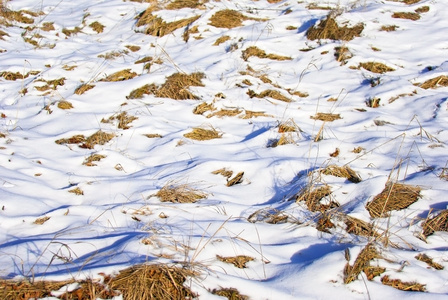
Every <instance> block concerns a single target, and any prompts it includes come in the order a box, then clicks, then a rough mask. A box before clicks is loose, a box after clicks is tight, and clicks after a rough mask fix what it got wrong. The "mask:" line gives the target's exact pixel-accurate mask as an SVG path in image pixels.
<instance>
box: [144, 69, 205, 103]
mask: <svg viewBox="0 0 448 300" xmlns="http://www.w3.org/2000/svg"><path fill="white" fill-rule="evenodd" d="M204 77H205V75H204V74H203V73H199V72H196V73H192V74H190V75H188V74H184V73H174V74H173V75H170V76H169V77H167V78H166V81H165V83H164V84H162V85H161V86H160V87H159V88H158V89H157V90H155V91H154V95H155V96H157V97H161V98H171V99H175V100H186V99H199V98H198V97H197V96H196V95H194V94H193V93H192V92H190V91H189V90H188V88H189V87H191V86H204V85H203V84H202V81H201V80H202V79H203V78H204ZM151 92H152V91H151Z"/></svg>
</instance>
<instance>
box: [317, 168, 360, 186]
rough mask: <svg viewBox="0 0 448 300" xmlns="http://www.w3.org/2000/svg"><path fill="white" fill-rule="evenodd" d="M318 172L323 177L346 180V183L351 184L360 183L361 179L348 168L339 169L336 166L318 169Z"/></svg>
mask: <svg viewBox="0 0 448 300" xmlns="http://www.w3.org/2000/svg"><path fill="white" fill-rule="evenodd" d="M319 172H320V173H322V174H324V175H332V176H336V177H342V178H347V180H348V181H350V182H353V183H359V182H361V177H360V176H359V175H358V174H357V173H356V172H355V171H353V169H352V168H350V167H349V166H342V167H339V166H337V165H329V166H327V167H325V168H323V169H320V170H319Z"/></svg>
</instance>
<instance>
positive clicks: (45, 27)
mask: <svg viewBox="0 0 448 300" xmlns="http://www.w3.org/2000/svg"><path fill="white" fill-rule="evenodd" d="M53 24H54V22H44V23H42V27H41V28H40V29H42V30H43V31H47V32H48V31H52V30H55V29H56V28H54V25H53Z"/></svg>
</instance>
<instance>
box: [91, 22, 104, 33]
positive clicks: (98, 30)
mask: <svg viewBox="0 0 448 300" xmlns="http://www.w3.org/2000/svg"><path fill="white" fill-rule="evenodd" d="M89 27H90V28H92V30H93V31H96V33H102V32H103V31H104V28H106V26H104V25H103V24H101V23H100V22H98V21H95V22H93V23H90V25H89Z"/></svg>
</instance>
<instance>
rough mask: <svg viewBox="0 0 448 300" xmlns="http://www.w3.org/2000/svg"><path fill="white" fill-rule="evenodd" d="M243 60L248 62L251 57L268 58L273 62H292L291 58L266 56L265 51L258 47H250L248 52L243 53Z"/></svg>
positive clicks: (275, 55)
mask: <svg viewBox="0 0 448 300" xmlns="http://www.w3.org/2000/svg"><path fill="white" fill-rule="evenodd" d="M242 55H243V59H244V60H245V61H247V60H248V59H249V57H252V56H255V57H259V58H268V59H272V60H291V57H288V56H282V55H277V54H266V52H265V51H264V50H261V49H260V48H258V47H256V46H251V47H248V48H247V49H246V50H244V51H243V54H242Z"/></svg>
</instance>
